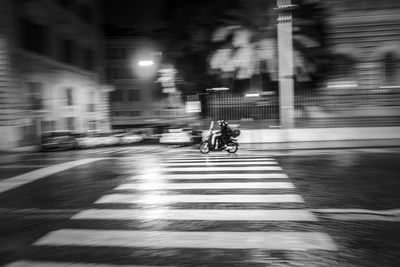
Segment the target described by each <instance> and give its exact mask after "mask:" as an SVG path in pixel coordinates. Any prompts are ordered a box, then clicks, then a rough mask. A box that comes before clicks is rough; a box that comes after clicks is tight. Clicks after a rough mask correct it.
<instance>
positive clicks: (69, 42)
mask: <svg viewBox="0 0 400 267" xmlns="http://www.w3.org/2000/svg"><path fill="white" fill-rule="evenodd" d="M98 2H99V1H94V0H60V1H53V0H35V1H32V0H3V1H0V133H1V136H2V137H3V138H2V140H1V141H0V148H1V149H10V148H16V147H21V146H30V145H36V144H38V142H39V141H40V135H41V133H42V132H45V131H55V130H70V131H75V132H85V131H88V130H90V129H98V130H104V131H108V130H109V129H110V123H109V107H108V93H109V91H110V89H111V87H108V86H106V85H105V83H104V78H103V77H104V76H103V74H104V71H103V67H102V66H104V61H103V60H104V57H103V55H104V53H103V51H104V47H103V44H102V41H101V40H102V38H103V37H102V35H101V34H102V33H101V30H100V29H101V25H102V15H101V14H102V11H101V7H99V5H98Z"/></svg>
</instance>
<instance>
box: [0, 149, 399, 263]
mask: <svg viewBox="0 0 400 267" xmlns="http://www.w3.org/2000/svg"><path fill="white" fill-rule="evenodd" d="M92 158H101V159H99V160H96V161H93V162H90V163H87V164H81V165H76V166H75V167H74V166H72V167H71V166H67V167H65V168H66V169H64V170H61V169H60V170H61V171H60V170H56V171H54V168H53V169H50V170H49V167H50V168H52V167H54V166H64V165H62V164H64V163H66V162H76V161H78V160H85V159H92ZM274 162H276V163H274ZM399 164H400V149H398V148H385V149H340V150H339V149H338V150H312V151H300V150H299V151H291V152H276V153H272V152H268V151H265V152H251V151H244V150H242V151H239V152H238V154H237V155H228V154H227V153H225V152H219V153H217V152H216V153H211V154H209V156H202V155H201V154H197V152H196V151H194V150H193V151H192V150H191V149H190V148H173V149H165V148H162V147H159V146H136V147H123V148H121V147H117V148H101V149H93V150H81V151H60V152H50V153H27V154H15V155H2V156H1V158H0V190H1V188H4V186H5V185H7V186H8V185H9V184H10V181H13V180H7V179H10V178H11V179H14V178H15V177H17V176H20V177H21V175H23V174H24V173H29V172H33V174H32V173H31V174H32V175H27V176H26V177H28V178H26V177H25V176H24V177H22V178H21V179H22V184H19V185H18V186H15V187H12V188H11V189H9V190H5V191H4V192H2V193H0V216H1V221H0V264H2V265H7V264H10V265H8V266H46V265H45V263H48V265H47V266H66V265H56V263H57V264H60V263H80V265H74V266H93V265H85V264H89V263H92V264H99V266H102V265H100V264H112V265H111V266H119V265H122V266H125V265H128V266H129V265H140V266H400V254H399V253H398V251H400V212H399V209H400V194H399V193H398V192H399V190H400V182H399V180H398V179H399V178H398V176H399V175H398V174H399V170H400V165H399ZM271 166H272V167H273V168H272V169H270V168H269V167H271ZM275 167H278V169H277V168H275ZM279 167H281V169H279ZM60 168H61V167H60ZM225 168H227V170H226V169H225ZM45 170H47V171H49V172H50V173H51V171H54V173H51V174H50V175H48V176H45V177H40V174H41V173H44V172H45ZM35 171H36V172H35ZM37 173H39V176H38V177H39V178H37V179H35V180H30V179H31V177H34V176H35V175H37ZM264 175H265V176H264ZM274 175H275V176H274ZM286 175H287V178H286V177H285V176H286ZM13 177H14V178H13ZM267 177H268V178H267ZM166 178H169V180H166ZM19 181H21V180H19ZM271 182H272V183H273V184H271ZM6 183H7V184H6ZM146 183H148V184H146ZM222 183H224V184H222ZM272 185H273V186H272ZM226 195H228V196H229V197H228V199H227V198H226ZM284 195H285V196H286V197H288V198H290V199H291V200H288V199H286V200H284V199H285V198H284ZM265 196H268V197H265ZM210 197H211V198H210ZM269 197H273V199H272V200H271V199H270V198H269ZM253 198H255V199H253ZM275 198H276V199H275ZM213 211H217V212H226V213H223V214H220V213H219V215H216V214H214V213H212V212H213ZM265 211H267V213H265ZM270 211H277V212H278V213H273V215H268V212H270ZM293 211H296V212H298V213H296V214H295V215H293V213H291V212H293ZM90 212H92V213H90ZM202 212H203V213H202ZM241 212H243V213H241ZM218 216H219V217H218ZM252 216H253V217H255V219H254V218H253V219H251V218H252ZM268 216H270V217H268ZM290 216H292V217H290ZM293 216H294V217H295V218H293ZM258 218H260V219H258ZM121 231H122V232H121ZM120 233H121V235H120V236H119V234H120ZM224 233H228V234H227V235H224ZM254 233H255V236H254V237H252V235H253V234H254ZM270 233H276V234H277V236H276V237H274V236H271V235H269V234H270ZM293 233H296V234H297V233H300V237H301V238H300V239H299V238H298V236H293ZM263 234H267V235H266V236H265V237H263ZM303 234H305V235H304V236H303ZM257 235H258V236H259V238H260V239H261V242H258V243H256V244H254V242H253V241H254V239H257V238H258V237H257ZM250 239H251V240H250ZM182 241H185V242H182ZM252 242H253V243H252ZM35 263H36V264H37V265H34V264H35ZM104 266H106V265H104Z"/></svg>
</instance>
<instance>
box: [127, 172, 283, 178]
mask: <svg viewBox="0 0 400 267" xmlns="http://www.w3.org/2000/svg"><path fill="white" fill-rule="evenodd" d="M287 178H288V176H287V175H286V174H284V173H190V174H183V173H179V174H162V175H156V174H152V175H134V176H131V177H130V178H129V179H130V180H172V179H174V180H197V179H213V180H214V179H287Z"/></svg>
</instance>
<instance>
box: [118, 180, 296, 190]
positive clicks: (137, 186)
mask: <svg viewBox="0 0 400 267" xmlns="http://www.w3.org/2000/svg"><path fill="white" fill-rule="evenodd" d="M293 188H294V185H293V184H292V183H287V182H258V183H257V182H246V183H228V182H225V183H215V182H214V183H154V182H152V183H148V182H147V183H146V182H145V183H134V184H133V183H130V184H122V185H119V186H118V187H117V188H115V189H117V190H118V189H119V190H184V189H293Z"/></svg>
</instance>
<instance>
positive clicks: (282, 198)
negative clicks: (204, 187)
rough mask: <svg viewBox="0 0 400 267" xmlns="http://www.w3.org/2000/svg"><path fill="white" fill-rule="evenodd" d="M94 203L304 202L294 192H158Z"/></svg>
mask: <svg viewBox="0 0 400 267" xmlns="http://www.w3.org/2000/svg"><path fill="white" fill-rule="evenodd" d="M95 203H97V204H102V203H103V204H104V203H121V204H134V203H141V204H169V203H304V200H303V198H302V197H301V196H300V195H296V194H264V195H261V194H257V195H255V194H254V195H228V194H224V195H160V194H144V195H137V194H110V195H105V196H103V197H101V198H100V199H99V200H97V201H96V202H95Z"/></svg>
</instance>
